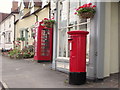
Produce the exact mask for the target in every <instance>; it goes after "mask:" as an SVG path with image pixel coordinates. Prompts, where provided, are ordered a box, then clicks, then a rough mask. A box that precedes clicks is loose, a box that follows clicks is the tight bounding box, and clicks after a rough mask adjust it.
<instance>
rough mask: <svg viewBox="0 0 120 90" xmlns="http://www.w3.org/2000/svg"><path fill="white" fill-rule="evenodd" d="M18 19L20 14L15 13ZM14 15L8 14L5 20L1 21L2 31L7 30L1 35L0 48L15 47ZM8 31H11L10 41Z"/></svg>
mask: <svg viewBox="0 0 120 90" xmlns="http://www.w3.org/2000/svg"><path fill="white" fill-rule="evenodd" d="M14 15H15V17H16V20H17V19H18V14H14ZM14 15H12V14H11V15H10V16H8V17H7V18H6V19H5V20H4V21H2V22H1V23H0V26H1V32H5V37H4V35H2V36H1V44H0V48H4V49H11V48H14V45H13V41H14ZM8 33H10V39H11V42H8Z"/></svg>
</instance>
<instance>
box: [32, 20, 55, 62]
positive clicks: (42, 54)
mask: <svg viewBox="0 0 120 90" xmlns="http://www.w3.org/2000/svg"><path fill="white" fill-rule="evenodd" d="M43 29H47V30H48V31H47V32H46V30H43ZM45 33H47V34H45ZM47 40H48V42H46V41H47ZM52 48H53V29H52V28H47V27H44V26H42V25H41V22H39V23H38V26H36V36H35V56H34V60H45V61H49V60H52Z"/></svg>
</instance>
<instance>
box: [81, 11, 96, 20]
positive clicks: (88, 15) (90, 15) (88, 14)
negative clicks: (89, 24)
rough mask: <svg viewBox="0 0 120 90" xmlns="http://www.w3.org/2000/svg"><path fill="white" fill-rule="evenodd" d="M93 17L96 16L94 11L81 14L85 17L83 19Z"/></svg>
mask: <svg viewBox="0 0 120 90" xmlns="http://www.w3.org/2000/svg"><path fill="white" fill-rule="evenodd" d="M93 17H94V13H91V12H85V13H81V14H80V18H83V19H88V18H93Z"/></svg>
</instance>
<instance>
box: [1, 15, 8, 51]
mask: <svg viewBox="0 0 120 90" xmlns="http://www.w3.org/2000/svg"><path fill="white" fill-rule="evenodd" d="M7 15H8V14H7V13H0V22H2V20H3V19H4V18H5V17H6V16H7ZM2 34H3V32H2V29H1V25H0V50H1V49H2Z"/></svg>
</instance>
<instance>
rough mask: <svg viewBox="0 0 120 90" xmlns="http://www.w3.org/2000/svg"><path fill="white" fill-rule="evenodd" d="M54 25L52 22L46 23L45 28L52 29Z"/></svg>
mask: <svg viewBox="0 0 120 90" xmlns="http://www.w3.org/2000/svg"><path fill="white" fill-rule="evenodd" d="M53 24H54V23H51V22H44V26H45V27H48V28H52V27H53Z"/></svg>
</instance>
